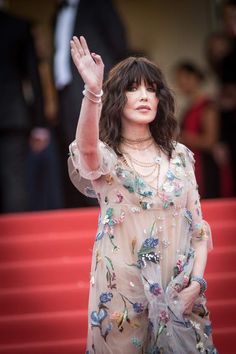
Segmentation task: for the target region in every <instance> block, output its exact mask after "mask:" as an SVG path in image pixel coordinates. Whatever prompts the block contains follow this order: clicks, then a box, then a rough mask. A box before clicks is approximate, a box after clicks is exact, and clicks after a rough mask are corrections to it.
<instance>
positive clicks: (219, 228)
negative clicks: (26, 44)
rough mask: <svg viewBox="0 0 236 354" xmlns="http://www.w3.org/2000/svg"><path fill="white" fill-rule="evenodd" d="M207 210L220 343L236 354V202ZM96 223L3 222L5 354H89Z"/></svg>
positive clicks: (69, 218) (56, 216) (0, 293)
mask: <svg viewBox="0 0 236 354" xmlns="http://www.w3.org/2000/svg"><path fill="white" fill-rule="evenodd" d="M202 208H203V214H204V217H205V219H206V220H207V221H208V222H209V223H210V225H211V228H212V233H213V242H214V250H213V251H212V252H211V253H209V256H208V263H207V268H206V278H207V280H208V290H207V293H206V294H207V298H208V309H209V310H210V315H211V319H212V324H213V336H214V342H215V345H216V347H217V348H218V350H219V354H235V353H236V220H235V216H236V200H235V199H234V200H233V199H225V200H208V201H202ZM97 217H98V210H97V209H83V210H82V209H79V210H61V211H50V212H39V213H23V214H14V215H5V216H1V217H0V233H1V237H0V249H1V255H0V284H1V285H0V286H1V289H0V354H49V353H50V354H84V352H85V340H86V332H87V310H86V309H87V302H88V281H89V271H90V261H91V249H92V245H93V239H94V237H95V231H96V225H97ZM124 354H125V353H124ZM127 354H128V353H127ZM183 354H187V353H183Z"/></svg>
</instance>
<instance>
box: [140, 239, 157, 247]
mask: <svg viewBox="0 0 236 354" xmlns="http://www.w3.org/2000/svg"><path fill="white" fill-rule="evenodd" d="M158 242H159V240H158V238H153V237H149V238H146V240H145V241H144V243H143V246H144V247H148V248H149V247H150V248H154V247H156V246H157V245H158Z"/></svg>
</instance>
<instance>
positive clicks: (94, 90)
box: [84, 84, 103, 97]
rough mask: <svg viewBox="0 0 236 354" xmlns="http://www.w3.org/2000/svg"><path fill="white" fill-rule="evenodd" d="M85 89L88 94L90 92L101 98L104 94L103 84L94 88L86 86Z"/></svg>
mask: <svg viewBox="0 0 236 354" xmlns="http://www.w3.org/2000/svg"><path fill="white" fill-rule="evenodd" d="M84 89H85V90H87V91H88V92H90V93H91V94H92V95H94V96H96V97H101V96H102V94H103V91H102V84H101V85H96V86H92V85H86V84H85V85H84Z"/></svg>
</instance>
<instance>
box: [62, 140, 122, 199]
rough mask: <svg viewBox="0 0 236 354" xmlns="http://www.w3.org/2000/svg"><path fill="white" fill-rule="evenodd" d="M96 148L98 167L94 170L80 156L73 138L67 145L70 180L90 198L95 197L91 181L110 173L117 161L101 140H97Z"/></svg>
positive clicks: (112, 151)
mask: <svg viewBox="0 0 236 354" xmlns="http://www.w3.org/2000/svg"><path fill="white" fill-rule="evenodd" d="M98 148H99V158H100V161H99V167H98V169H96V170H90V169H89V168H88V167H87V166H86V165H85V163H84V162H83V159H82V158H81V155H80V151H79V149H78V146H77V143H76V141H75V140H74V141H73V142H72V143H71V144H70V145H69V158H68V171H69V177H70V179H71V182H72V183H73V184H74V186H75V187H76V188H77V189H78V190H79V191H80V192H81V193H83V194H84V195H86V196H88V197H91V198H96V193H95V191H94V189H93V184H92V181H94V180H96V179H98V178H99V177H101V176H102V175H106V174H108V173H110V172H111V171H112V169H113V167H114V166H115V164H116V161H117V155H116V153H115V152H114V150H113V149H112V148H110V147H109V146H108V145H107V144H105V143H103V142H102V141H101V140H99V143H98Z"/></svg>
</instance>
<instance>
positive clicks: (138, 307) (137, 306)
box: [133, 302, 144, 313]
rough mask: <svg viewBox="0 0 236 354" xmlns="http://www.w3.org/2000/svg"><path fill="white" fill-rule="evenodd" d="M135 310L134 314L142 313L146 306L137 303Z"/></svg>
mask: <svg viewBox="0 0 236 354" xmlns="http://www.w3.org/2000/svg"><path fill="white" fill-rule="evenodd" d="M133 309H134V312H136V313H141V312H143V310H144V305H143V304H142V303H139V302H135V303H134V304H133Z"/></svg>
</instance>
